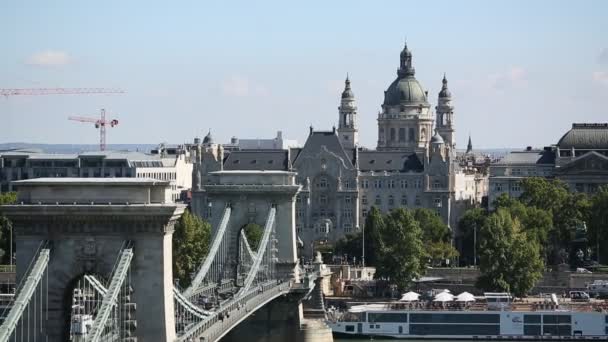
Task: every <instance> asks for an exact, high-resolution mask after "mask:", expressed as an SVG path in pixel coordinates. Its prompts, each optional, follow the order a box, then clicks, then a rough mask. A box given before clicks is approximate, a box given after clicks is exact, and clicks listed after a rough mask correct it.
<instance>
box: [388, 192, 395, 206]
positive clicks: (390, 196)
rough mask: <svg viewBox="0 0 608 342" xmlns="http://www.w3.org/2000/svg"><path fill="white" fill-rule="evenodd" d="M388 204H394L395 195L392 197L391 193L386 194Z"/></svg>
mask: <svg viewBox="0 0 608 342" xmlns="http://www.w3.org/2000/svg"><path fill="white" fill-rule="evenodd" d="M388 205H390V206H393V205H395V197H393V195H389V196H388Z"/></svg>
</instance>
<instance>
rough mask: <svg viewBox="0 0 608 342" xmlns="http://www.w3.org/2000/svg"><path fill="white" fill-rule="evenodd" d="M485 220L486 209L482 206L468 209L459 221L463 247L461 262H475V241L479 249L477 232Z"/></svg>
mask: <svg viewBox="0 0 608 342" xmlns="http://www.w3.org/2000/svg"><path fill="white" fill-rule="evenodd" d="M485 220H486V211H485V210H484V209H481V208H473V209H469V210H467V211H466V212H465V213H464V215H463V216H462V217H461V218H460V220H459V221H458V231H459V232H460V234H461V238H462V248H461V251H460V252H461V255H460V261H461V262H463V263H465V264H469V265H473V264H475V260H474V254H475V253H474V250H475V247H474V244H475V242H476V243H477V248H478V249H479V235H478V236H477V239H476V238H475V234H476V232H477V233H479V230H480V229H481V227H482V226H483V225H484V223H485ZM475 240H477V241H475Z"/></svg>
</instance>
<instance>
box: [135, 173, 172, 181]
mask: <svg viewBox="0 0 608 342" xmlns="http://www.w3.org/2000/svg"><path fill="white" fill-rule="evenodd" d="M137 177H140V178H152V179H158V180H175V179H176V178H177V174H176V173H175V172H141V173H138V174H137Z"/></svg>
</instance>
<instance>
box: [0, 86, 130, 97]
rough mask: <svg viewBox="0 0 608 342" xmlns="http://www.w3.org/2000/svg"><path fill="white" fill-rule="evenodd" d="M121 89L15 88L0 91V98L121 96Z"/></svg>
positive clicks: (122, 91)
mask: <svg viewBox="0 0 608 342" xmlns="http://www.w3.org/2000/svg"><path fill="white" fill-rule="evenodd" d="M124 92H125V91H124V90H122V89H112V88H15V89H0V95H2V96H7V97H8V96H15V95H56V94H61V95H62V94H123V93H124Z"/></svg>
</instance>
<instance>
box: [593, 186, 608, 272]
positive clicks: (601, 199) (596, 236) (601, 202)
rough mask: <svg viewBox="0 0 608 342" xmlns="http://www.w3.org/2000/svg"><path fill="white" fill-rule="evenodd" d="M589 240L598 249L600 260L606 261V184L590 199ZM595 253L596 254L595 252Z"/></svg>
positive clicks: (607, 249) (607, 209)
mask: <svg viewBox="0 0 608 342" xmlns="http://www.w3.org/2000/svg"><path fill="white" fill-rule="evenodd" d="M589 212H590V213H589V240H590V242H591V246H592V247H593V249H595V253H597V249H598V247H601V249H600V257H601V258H600V262H603V263H604V264H605V263H608V247H606V246H608V185H606V186H603V187H601V188H599V189H598V192H597V193H595V195H594V196H593V197H592V199H591V207H590V211H589ZM596 255H597V254H596Z"/></svg>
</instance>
